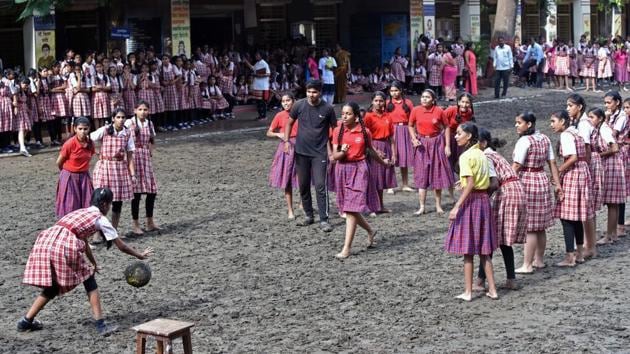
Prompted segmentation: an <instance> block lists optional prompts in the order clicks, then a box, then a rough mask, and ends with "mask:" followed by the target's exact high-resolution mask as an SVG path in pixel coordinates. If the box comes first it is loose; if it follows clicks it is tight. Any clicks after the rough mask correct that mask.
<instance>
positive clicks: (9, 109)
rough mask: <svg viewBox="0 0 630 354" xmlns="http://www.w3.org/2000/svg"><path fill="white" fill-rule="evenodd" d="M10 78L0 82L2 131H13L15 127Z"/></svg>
mask: <svg viewBox="0 0 630 354" xmlns="http://www.w3.org/2000/svg"><path fill="white" fill-rule="evenodd" d="M9 85H10V83H9V80H7V79H2V82H1V83H0V133H4V132H11V131H13V130H14V128H13V121H14V118H13V115H14V112H13V100H12V96H11V89H10V88H9Z"/></svg>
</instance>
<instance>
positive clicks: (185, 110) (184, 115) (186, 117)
mask: <svg viewBox="0 0 630 354" xmlns="http://www.w3.org/2000/svg"><path fill="white" fill-rule="evenodd" d="M175 67H176V69H177V72H178V73H179V75H180V80H179V83H178V84H177V85H176V88H177V96H178V97H179V109H180V111H179V115H180V119H181V121H182V124H183V126H184V127H186V128H187V129H189V128H191V127H192V126H191V124H192V114H191V113H192V106H191V101H190V85H189V83H188V80H190V70H189V69H190V68H189V66H188V65H187V64H186V62H185V61H184V59H183V58H181V57H178V58H177V59H176V60H175Z"/></svg>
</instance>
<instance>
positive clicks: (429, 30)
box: [422, 0, 435, 39]
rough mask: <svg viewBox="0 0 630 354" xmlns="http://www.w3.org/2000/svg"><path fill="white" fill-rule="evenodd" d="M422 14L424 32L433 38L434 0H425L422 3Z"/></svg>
mask: <svg viewBox="0 0 630 354" xmlns="http://www.w3.org/2000/svg"><path fill="white" fill-rule="evenodd" d="M422 15H423V16H424V34H425V35H426V36H427V37H429V38H431V39H435V0H425V1H424V2H423V3H422Z"/></svg>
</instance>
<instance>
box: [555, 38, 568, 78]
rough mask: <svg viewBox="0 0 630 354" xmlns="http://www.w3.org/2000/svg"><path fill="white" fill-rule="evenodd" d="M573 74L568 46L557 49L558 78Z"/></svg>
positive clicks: (556, 68) (556, 72)
mask: <svg viewBox="0 0 630 354" xmlns="http://www.w3.org/2000/svg"><path fill="white" fill-rule="evenodd" d="M570 73H571V63H570V58H569V47H568V46H566V45H563V46H559V47H557V48H556V67H555V71H554V74H555V75H556V76H567V75H569V74H570Z"/></svg>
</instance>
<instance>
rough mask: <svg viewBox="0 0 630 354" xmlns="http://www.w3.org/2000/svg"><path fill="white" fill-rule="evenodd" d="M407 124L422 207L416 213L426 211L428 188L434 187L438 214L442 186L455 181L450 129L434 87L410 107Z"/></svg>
mask: <svg viewBox="0 0 630 354" xmlns="http://www.w3.org/2000/svg"><path fill="white" fill-rule="evenodd" d="M408 128H409V134H410V135H411V142H412V144H413V146H414V147H415V157H414V164H415V166H414V180H415V183H416V187H417V188H418V193H419V199H420V209H418V211H416V212H415V213H414V214H415V215H422V214H424V213H425V212H426V210H425V202H426V199H427V189H429V188H432V189H434V190H435V207H436V210H437V212H438V214H443V213H444V210H443V209H442V189H449V188H451V187H452V186H453V184H454V176H453V171H452V169H451V165H450V164H449V162H448V157H449V156H450V155H451V148H450V138H451V131H450V126H449V122H448V121H446V119H444V115H443V111H442V109H441V108H440V107H438V106H437V96H436V94H435V92H433V90H430V89H427V90H424V91H423V92H422V95H421V96H420V106H418V107H415V108H414V109H413V110H412V111H411V115H410V117H409V127H408Z"/></svg>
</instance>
